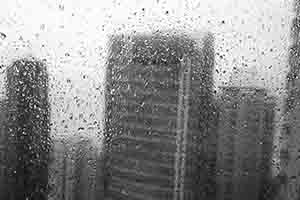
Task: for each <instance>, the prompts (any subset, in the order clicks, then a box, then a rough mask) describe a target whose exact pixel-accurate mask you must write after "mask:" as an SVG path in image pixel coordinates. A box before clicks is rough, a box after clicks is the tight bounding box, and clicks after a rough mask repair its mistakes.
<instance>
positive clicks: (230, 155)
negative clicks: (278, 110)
mask: <svg viewBox="0 0 300 200" xmlns="http://www.w3.org/2000/svg"><path fill="white" fill-rule="evenodd" d="M219 100H220V121H219V128H218V136H217V137H218V146H217V167H216V169H217V200H230V199H231V200H237V199H251V200H258V199H259V198H260V193H261V191H263V190H262V187H264V183H266V181H268V180H269V179H270V178H271V166H272V153H273V151H272V149H273V129H274V107H275V100H274V99H273V98H271V97H268V96H267V93H266V91H265V90H264V89H257V88H250V87H222V88H221V95H220V98H219Z"/></svg>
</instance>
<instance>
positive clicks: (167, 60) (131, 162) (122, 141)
mask: <svg viewBox="0 0 300 200" xmlns="http://www.w3.org/2000/svg"><path fill="white" fill-rule="evenodd" d="M108 63H109V64H108V66H107V76H106V77H107V80H106V116H105V120H106V121H105V153H106V155H105V156H104V160H106V161H107V164H105V165H104V166H102V167H103V168H104V172H101V173H99V174H100V175H99V177H101V176H102V177H105V178H104V185H103V187H102V186H101V188H99V190H98V191H104V197H105V199H106V198H107V199H136V200H138V199H141V200H142V199H153V200H154V199H174V200H183V199H185V200H187V199H209V198H210V199H214V197H213V196H214V195H215V191H213V190H211V189H213V188H214V184H215V183H214V177H215V175H214V164H215V160H214V159H216V156H215V153H216V152H215V151H216V148H215V146H216V144H215V142H216V138H215V134H213V133H215V130H214V127H215V125H214V122H216V121H217V120H216V110H215V105H214V99H213V92H212V90H213V79H212V71H213V67H214V44H213V37H212V35H210V34H206V35H204V36H203V37H202V38H201V39H199V40H196V39H193V38H190V37H189V36H186V35H183V34H182V35H180V34H177V35H176V34H173V35H172V33H166V34H164V33H160V34H153V35H137V36H124V37H122V36H121V35H120V36H114V37H112V38H111V46H110V54H109V60H108ZM210 151H211V152H210ZM203 161H205V162H203Z"/></svg>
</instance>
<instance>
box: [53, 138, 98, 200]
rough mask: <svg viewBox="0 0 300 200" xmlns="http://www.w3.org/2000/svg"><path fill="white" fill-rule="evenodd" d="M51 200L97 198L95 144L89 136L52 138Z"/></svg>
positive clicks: (87, 199) (90, 199)
mask: <svg viewBox="0 0 300 200" xmlns="http://www.w3.org/2000/svg"><path fill="white" fill-rule="evenodd" d="M53 144H54V145H53V149H52V153H51V157H50V158H51V159H50V160H51V162H50V165H49V175H50V179H49V184H50V194H49V196H48V199H49V200H82V199H86V200H95V199H96V160H97V159H96V156H97V151H96V147H95V146H94V145H93V144H92V142H91V140H90V139H88V138H80V137H78V136H75V137H62V138H56V139H54V140H53Z"/></svg>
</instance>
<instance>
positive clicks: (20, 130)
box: [6, 58, 51, 200]
mask: <svg viewBox="0 0 300 200" xmlns="http://www.w3.org/2000/svg"><path fill="white" fill-rule="evenodd" d="M6 73H7V76H6V94H7V105H6V106H7V109H8V117H7V134H8V145H9V152H8V161H9V172H8V173H9V176H10V178H9V182H10V183H9V184H10V186H9V190H10V192H11V195H12V196H11V197H10V198H11V199H15V200H25V199H26V200H43V199H47V184H48V157H49V151H50V146H51V141H50V137H49V117H50V112H49V102H48V74H47V70H46V66H45V65H44V64H43V63H42V62H40V61H37V60H36V59H34V58H25V59H20V60H17V61H15V62H13V63H12V65H11V66H9V67H8V68H7V72H6Z"/></svg>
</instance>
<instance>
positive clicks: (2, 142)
mask: <svg viewBox="0 0 300 200" xmlns="http://www.w3.org/2000/svg"><path fill="white" fill-rule="evenodd" d="M6 117H7V109H6V105H5V99H2V100H1V101H0V188H1V189H0V199H8V200H9V194H8V193H7V189H8V173H7V167H8V165H7V148H8V145H7V139H8V138H7V132H6V129H5V127H6Z"/></svg>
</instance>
